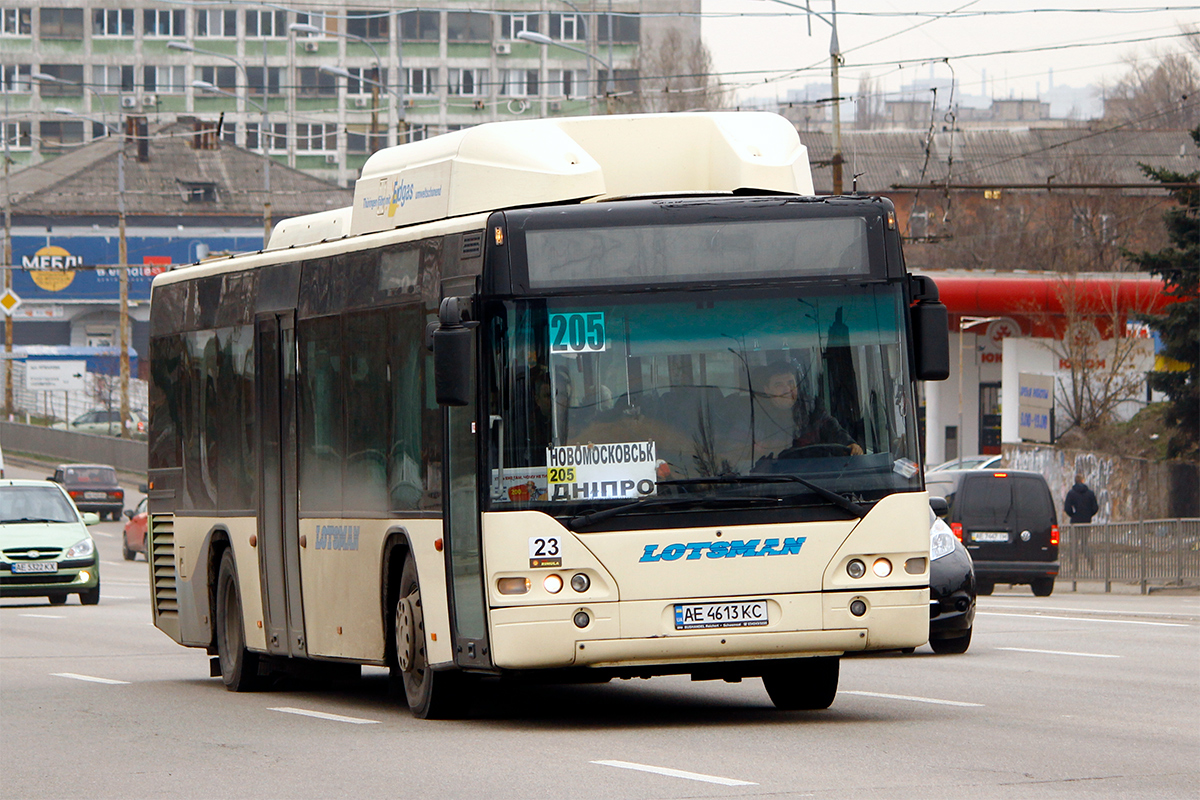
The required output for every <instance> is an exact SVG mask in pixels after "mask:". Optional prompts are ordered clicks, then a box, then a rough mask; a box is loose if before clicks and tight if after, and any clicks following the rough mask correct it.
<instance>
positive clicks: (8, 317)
mask: <svg viewBox="0 0 1200 800" xmlns="http://www.w3.org/2000/svg"><path fill="white" fill-rule="evenodd" d="M0 88H3V89H4V124H3V125H0V129H2V130H3V133H4V291H6V292H7V291H9V290H11V289H12V281H13V279H12V259H13V255H12V198H11V197H10V196H9V194H8V162H9V158H8V126H9V115H8V87H7V86H4V87H0ZM17 130H18V131H19V130H20V127H19V126H18V128H17ZM12 346H13V319H12V314H5V315H4V413H5V415H7V416H12V413H13V385H12V383H13V375H12V363H13V362H12Z"/></svg>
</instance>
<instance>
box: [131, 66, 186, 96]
mask: <svg viewBox="0 0 1200 800" xmlns="http://www.w3.org/2000/svg"><path fill="white" fill-rule="evenodd" d="M183 71H184V67H183V66H182V65H180V66H176V67H151V66H146V67H143V68H142V88H143V89H145V90H146V91H147V92H156V93H158V94H183V92H184V87H185V86H186V85H187V84H186V83H185V81H184V76H183Z"/></svg>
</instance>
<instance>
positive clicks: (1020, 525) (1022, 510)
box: [925, 469, 1058, 597]
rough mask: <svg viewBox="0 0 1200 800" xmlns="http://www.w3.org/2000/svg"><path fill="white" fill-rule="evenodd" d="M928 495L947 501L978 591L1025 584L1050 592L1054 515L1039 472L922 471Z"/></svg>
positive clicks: (1043, 594) (1053, 571)
mask: <svg viewBox="0 0 1200 800" xmlns="http://www.w3.org/2000/svg"><path fill="white" fill-rule="evenodd" d="M925 486H926V488H927V489H928V490H929V495H930V496H931V497H944V498H946V502H947V503H948V504H949V506H950V512H949V514H948V515H947V517H946V521H947V522H949V523H950V528H951V530H953V531H954V535H955V536H957V537H958V538H959V540H960V541H962V543H963V544H964V545H966V548H967V550H968V551H969V552H970V553H971V560H972V561H974V562H975V586H976V593H977V594H984V595H987V594H991V593H992V589H993V588H994V587H995V585H996V584H997V583H1027V584H1029V585H1030V587H1031V588H1032V589H1033V593H1034V594H1035V595H1037V596H1038V597H1049V596H1050V593H1051V592H1053V591H1054V578H1055V577H1056V576H1057V575H1058V517H1057V515H1056V514H1055V506H1054V499H1053V497H1052V496H1051V495H1050V487H1049V486H1048V485H1047V484H1046V479H1045V478H1044V477H1042V475H1041V474H1039V473H1037V472H1026V471H1020V470H1011V469H1010V470H997V469H964V470H943V471H940V472H931V473H927V474H926V475H925Z"/></svg>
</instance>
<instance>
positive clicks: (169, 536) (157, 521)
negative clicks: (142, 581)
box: [150, 514, 179, 618]
mask: <svg viewBox="0 0 1200 800" xmlns="http://www.w3.org/2000/svg"><path fill="white" fill-rule="evenodd" d="M150 563H151V565H152V566H151V570H152V574H153V581H154V584H153V586H151V587H150V590H151V592H152V593H153V595H154V615H155V617H156V618H157V617H164V616H165V617H178V616H179V600H178V595H177V593H176V585H175V581H176V576H175V515H174V514H151V515H150Z"/></svg>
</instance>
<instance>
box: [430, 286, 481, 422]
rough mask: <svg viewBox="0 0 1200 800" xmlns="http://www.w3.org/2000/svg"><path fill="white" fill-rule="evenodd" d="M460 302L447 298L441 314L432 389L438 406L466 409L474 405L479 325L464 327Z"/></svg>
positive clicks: (435, 335)
mask: <svg viewBox="0 0 1200 800" xmlns="http://www.w3.org/2000/svg"><path fill="white" fill-rule="evenodd" d="M463 311H464V309H463V308H462V307H461V299H460V298H457V297H447V298H445V299H444V300H442V306H441V309H440V311H439V312H438V320H439V322H438V324H437V327H436V328H434V330H433V331H432V333H431V334H430V338H431V339H432V340H433V388H434V396H435V397H436V398H437V402H438V405H442V406H465V405H467V404H468V403H470V402H471V389H472V381H471V378H472V377H473V376H472V373H471V369H472V365H473V364H474V360H473V358H472V355H473V349H474V345H475V331H474V330H473V329H474V328H475V327H476V325H477V323H470V322H466V323H464V321H463V317H464V313H463Z"/></svg>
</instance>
